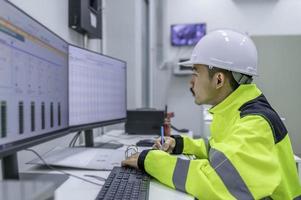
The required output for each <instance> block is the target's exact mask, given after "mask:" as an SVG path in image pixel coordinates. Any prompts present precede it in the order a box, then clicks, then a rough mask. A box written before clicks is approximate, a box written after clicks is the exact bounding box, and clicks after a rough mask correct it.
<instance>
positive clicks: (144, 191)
mask: <svg viewBox="0 0 301 200" xmlns="http://www.w3.org/2000/svg"><path fill="white" fill-rule="evenodd" d="M149 183H150V177H149V176H148V175H147V174H146V173H144V172H142V171H140V170H136V169H132V168H125V167H114V168H113V170H112V171H111V173H110V175H109V177H108V178H107V179H106V182H105V184H104V185H103V186H102V188H101V191H100V192H99V193H98V195H97V197H96V200H113V199H114V200H118V199H120V200H121V199H122V200H136V199H137V200H138V199H139V200H147V199H148V191H149Z"/></svg>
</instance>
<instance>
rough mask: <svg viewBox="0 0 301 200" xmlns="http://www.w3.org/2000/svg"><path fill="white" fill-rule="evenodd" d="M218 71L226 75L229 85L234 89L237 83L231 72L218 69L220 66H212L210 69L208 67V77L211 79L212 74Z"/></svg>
mask: <svg viewBox="0 0 301 200" xmlns="http://www.w3.org/2000/svg"><path fill="white" fill-rule="evenodd" d="M218 72H221V73H223V74H225V76H227V77H228V79H229V83H230V86H231V88H232V89H233V90H236V88H238V86H239V84H238V83H237V82H236V80H235V79H234V77H233V75H232V72H230V71H228V70H226V69H220V68H217V67H213V68H212V69H210V68H209V67H208V74H209V79H210V80H211V79H212V78H213V76H214V74H216V73H218Z"/></svg>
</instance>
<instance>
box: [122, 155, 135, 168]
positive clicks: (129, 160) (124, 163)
mask: <svg viewBox="0 0 301 200" xmlns="http://www.w3.org/2000/svg"><path fill="white" fill-rule="evenodd" d="M139 155H140V153H135V154H133V155H131V156H130V157H128V158H127V159H126V160H123V161H121V166H123V167H125V166H129V167H133V168H136V169H138V158H139Z"/></svg>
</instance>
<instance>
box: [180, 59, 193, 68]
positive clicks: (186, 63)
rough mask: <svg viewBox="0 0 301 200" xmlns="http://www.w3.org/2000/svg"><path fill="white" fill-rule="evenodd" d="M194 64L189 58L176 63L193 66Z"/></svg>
mask: <svg viewBox="0 0 301 200" xmlns="http://www.w3.org/2000/svg"><path fill="white" fill-rule="evenodd" d="M194 64H195V63H193V62H191V61H190V60H188V61H184V62H179V63H178V65H182V66H185V67H193V65H194Z"/></svg>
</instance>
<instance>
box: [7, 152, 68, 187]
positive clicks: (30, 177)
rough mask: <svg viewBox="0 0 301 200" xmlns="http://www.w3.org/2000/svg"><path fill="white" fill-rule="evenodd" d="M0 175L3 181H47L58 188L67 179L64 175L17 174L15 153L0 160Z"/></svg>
mask: <svg viewBox="0 0 301 200" xmlns="http://www.w3.org/2000/svg"><path fill="white" fill-rule="evenodd" d="M2 175H3V179H4V180H27V181H44V182H45V181H47V182H51V183H53V184H54V186H55V188H58V187H59V186H60V185H61V184H62V183H64V182H65V181H66V180H67V179H68V177H69V176H68V175H65V174H41V173H19V169H18V157H17V153H16V152H15V153H12V154H10V155H8V156H5V157H3V158H2Z"/></svg>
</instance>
